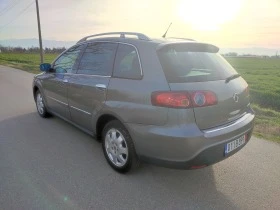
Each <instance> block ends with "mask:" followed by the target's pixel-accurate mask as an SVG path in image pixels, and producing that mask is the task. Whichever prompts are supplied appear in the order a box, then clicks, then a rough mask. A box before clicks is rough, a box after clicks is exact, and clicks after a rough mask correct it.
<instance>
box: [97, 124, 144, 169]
mask: <svg viewBox="0 0 280 210" xmlns="http://www.w3.org/2000/svg"><path fill="white" fill-rule="evenodd" d="M102 148H103V153H104V156H105V158H106V160H107V162H108V163H109V165H110V166H111V167H112V168H113V169H114V170H116V171H117V172H119V173H126V172H128V171H130V170H132V169H134V168H137V167H138V166H139V159H138V157H137V155H136V152H135V148H134V144H133V141H132V139H131V137H130V135H129V133H128V131H127V130H126V128H125V127H124V126H123V124H122V123H121V122H119V121H117V120H113V121H110V122H109V123H107V124H106V126H105V127H104V129H103V131H102Z"/></svg>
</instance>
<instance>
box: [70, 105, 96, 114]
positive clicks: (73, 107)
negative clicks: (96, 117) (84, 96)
mask: <svg viewBox="0 0 280 210" xmlns="http://www.w3.org/2000/svg"><path fill="white" fill-rule="evenodd" d="M70 108H72V109H75V110H77V111H80V112H83V113H85V114H87V115H91V113H89V112H87V111H85V110H82V109H79V108H77V107H75V106H70Z"/></svg>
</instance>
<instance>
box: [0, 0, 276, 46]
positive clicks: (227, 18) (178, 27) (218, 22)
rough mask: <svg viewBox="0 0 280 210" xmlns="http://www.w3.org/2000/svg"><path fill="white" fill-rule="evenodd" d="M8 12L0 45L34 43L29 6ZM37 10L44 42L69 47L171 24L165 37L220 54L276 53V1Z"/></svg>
mask: <svg viewBox="0 0 280 210" xmlns="http://www.w3.org/2000/svg"><path fill="white" fill-rule="evenodd" d="M28 3H30V4H28ZM52 5H56V6H55V7H53V6H52ZM159 5H160V9H158V8H159ZM201 5H204V6H201ZM12 6H13V5H11V2H10V1H8V0H2V2H1V5H0V16H1V19H0V40H6V39H30V37H31V38H34V37H37V36H38V31H37V20H36V10H35V4H34V2H33V3H32V2H29V1H28V0H22V1H20V2H19V1H17V4H15V5H14V6H13V7H12ZM39 7H40V18H41V27H42V37H43V39H44V40H59V41H73V40H79V39H80V38H81V37H84V36H86V35H89V34H96V33H103V32H108V31H138V32H142V33H145V34H147V35H149V36H151V37H153V36H157V37H159V36H161V35H162V34H163V33H164V32H165V31H166V29H167V27H168V25H169V23H170V22H172V26H171V28H170V30H169V32H168V36H170V37H172V36H175V37H176V36H177V37H188V38H194V39H197V40H201V41H203V42H210V43H213V44H215V45H217V46H222V48H252V47H255V48H268V49H279V48H280V42H279V38H278V37H280V1H278V0H267V1H264V0H229V1H224V0H212V1H208V0H174V1H172V0H167V1H160V0H155V1H149V0H143V1H142V2H141V3H139V2H138V1H136V0H122V1H112V0H102V1H101V0H97V1H95V2H94V3H93V2H92V1H91V0H81V1H73V0H71V1H69V0H60V1H59V2H56V1H55V0H48V1H47V0H40V1H39ZM69 14H71V15H69ZM143 14H144V15H143ZM155 14H156V15H155Z"/></svg>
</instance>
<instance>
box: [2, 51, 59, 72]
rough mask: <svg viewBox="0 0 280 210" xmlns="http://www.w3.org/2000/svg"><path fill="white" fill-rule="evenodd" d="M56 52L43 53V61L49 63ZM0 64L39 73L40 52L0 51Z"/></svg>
mask: <svg viewBox="0 0 280 210" xmlns="http://www.w3.org/2000/svg"><path fill="white" fill-rule="evenodd" d="M56 56H57V54H45V55H44V61H45V62H46V63H51V62H52V61H53V60H54V59H55V58H56ZM0 64H2V65H6V66H11V67H15V68H18V69H22V70H25V71H28V72H31V73H35V74H36V73H37V74H38V73H39V65H40V54H32V53H0Z"/></svg>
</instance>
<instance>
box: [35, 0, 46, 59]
mask: <svg viewBox="0 0 280 210" xmlns="http://www.w3.org/2000/svg"><path fill="white" fill-rule="evenodd" d="M35 1H36V11H37V22H38V34H39V45H40V56H41V63H44V55H43V45H42V35H41V24H40V13H39V5H38V0H35Z"/></svg>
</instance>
